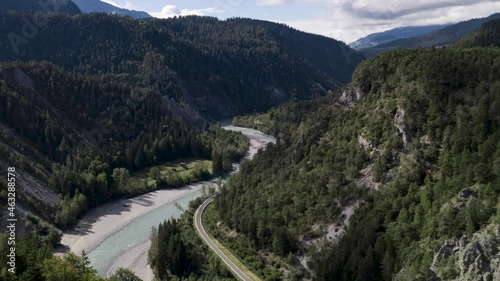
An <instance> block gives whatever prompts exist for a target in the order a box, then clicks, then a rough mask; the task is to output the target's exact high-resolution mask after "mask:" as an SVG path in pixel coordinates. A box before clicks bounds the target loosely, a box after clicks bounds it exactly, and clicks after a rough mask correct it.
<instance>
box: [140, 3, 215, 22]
mask: <svg viewBox="0 0 500 281" xmlns="http://www.w3.org/2000/svg"><path fill="white" fill-rule="evenodd" d="M224 12H225V11H224V10H222V9H220V8H216V7H207V8H201V9H193V10H190V9H178V8H177V6H175V5H167V6H165V7H163V9H161V11H160V12H151V13H149V14H150V15H152V16H153V17H156V18H162V19H166V18H173V17H176V16H190V15H196V16H208V15H211V16H217V15H222V14H224Z"/></svg>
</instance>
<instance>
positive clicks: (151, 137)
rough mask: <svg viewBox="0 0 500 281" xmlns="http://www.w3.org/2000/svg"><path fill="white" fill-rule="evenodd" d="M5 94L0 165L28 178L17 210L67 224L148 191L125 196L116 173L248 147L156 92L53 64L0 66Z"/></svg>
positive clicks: (231, 154)
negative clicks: (196, 123) (191, 119)
mask: <svg viewBox="0 0 500 281" xmlns="http://www.w3.org/2000/svg"><path fill="white" fill-rule="evenodd" d="M0 88H1V92H0V93H1V94H0V95H1V97H2V102H0V128H1V130H0V166H1V167H2V168H5V169H7V165H9V167H16V169H17V173H18V174H22V175H23V177H22V178H20V179H19V180H18V182H17V190H18V192H19V194H20V195H19V198H18V199H19V201H18V203H19V207H20V208H23V209H24V210H25V211H28V210H29V211H30V212H32V213H35V214H37V215H38V216H41V217H43V218H44V219H46V220H48V221H52V222H55V223H57V225H58V226H59V227H61V228H66V227H67V226H69V225H71V223H72V222H74V220H75V219H76V217H77V216H78V215H80V214H81V213H82V212H84V211H86V209H87V206H88V207H94V206H97V205H100V204H102V203H105V202H107V201H109V200H111V199H113V198H116V197H123V196H124V195H126V194H127V193H129V194H134V193H141V192H144V191H140V189H142V188H145V189H149V188H151V187H150V186H149V185H147V186H145V187H141V188H140V189H137V187H135V188H132V189H130V190H127V189H126V188H124V186H120V185H119V184H117V183H116V176H114V173H115V172H116V171H120V170H116V169H119V168H122V169H126V170H127V171H129V172H134V171H138V170H141V169H144V168H147V167H151V166H155V165H158V164H160V163H161V162H165V161H171V160H175V159H180V158H190V157H200V158H204V159H212V160H214V161H216V159H215V158H221V159H229V160H235V159H238V158H239V157H242V156H243V155H244V153H245V150H246V149H245V148H244V147H243V148H238V147H236V148H235V149H234V150H233V149H232V148H231V147H234V146H233V144H238V146H239V144H241V143H243V144H245V143H246V139H244V138H243V137H242V136H241V137H240V136H238V135H233V134H231V133H228V132H226V131H224V130H222V129H219V130H216V129H214V128H211V127H208V126H207V127H205V128H204V130H203V131H197V130H196V129H195V128H193V127H192V126H191V125H190V124H189V123H187V122H185V121H184V120H183V118H182V117H181V116H178V115H174V114H173V111H172V110H171V102H170V101H169V100H168V99H167V98H165V97H162V96H161V94H160V93H159V92H156V91H153V90H151V89H147V88H140V87H133V86H131V85H129V84H127V83H124V82H119V81H115V80H114V79H112V78H106V77H90V76H83V75H79V74H75V73H70V72H67V71H64V70H63V69H61V68H60V67H58V66H55V65H53V64H51V63H47V62H44V63H37V62H31V63H29V64H24V63H18V62H16V63H0ZM167 128H168V129H167ZM229 138H230V143H229V141H228V139H229ZM242 138H243V139H242ZM241 139H242V140H241ZM240 140H241V141H240ZM216 141H217V143H219V144H216V143H215V142H216ZM219 145H222V146H223V147H224V150H222V149H221V148H220V147H219ZM243 146H244V145H243ZM216 149H217V151H216ZM224 168H225V167H224ZM121 171H123V170H121ZM215 172H216V173H217V172H218V171H215ZM113 177H114V179H115V180H113ZM165 184H166V186H169V184H170V183H168V182H166V183H165ZM172 187H173V186H172ZM153 189H154V188H153ZM1 196H5V194H3V193H2V194H1ZM82 196H84V197H82ZM62 198H64V199H62ZM71 200H73V201H71ZM80 201H81V202H80ZM76 202H79V203H76ZM82 202H83V203H82ZM75 205H76V206H75Z"/></svg>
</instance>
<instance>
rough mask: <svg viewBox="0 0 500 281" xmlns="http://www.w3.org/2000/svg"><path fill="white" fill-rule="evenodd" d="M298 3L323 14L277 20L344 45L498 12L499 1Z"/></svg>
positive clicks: (343, 0)
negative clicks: (381, 34) (377, 34)
mask: <svg viewBox="0 0 500 281" xmlns="http://www.w3.org/2000/svg"><path fill="white" fill-rule="evenodd" d="M298 1H299V0H296V2H298ZM301 1H302V2H309V3H311V5H312V2H317V3H316V4H319V5H323V7H324V9H323V10H324V12H323V13H322V14H320V15H318V16H317V17H315V18H314V19H301V20H291V21H279V20H278V21H279V22H283V23H285V24H287V25H289V26H292V27H294V28H297V29H300V30H303V31H307V32H311V33H316V34H321V35H325V36H328V37H332V38H336V39H339V40H343V41H345V42H347V43H350V42H353V41H355V40H357V39H359V38H361V37H363V36H366V35H368V34H370V33H374V32H381V31H385V30H388V29H392V28H396V27H402V26H418V25H433V24H450V23H456V22H459V21H464V20H469V19H471V18H473V17H476V18H479V17H486V16H489V15H490V14H492V13H494V12H495V11H500V1H492V0H385V1H373V0H316V1H314V0H301Z"/></svg>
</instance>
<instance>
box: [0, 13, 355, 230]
mask: <svg viewBox="0 0 500 281" xmlns="http://www.w3.org/2000/svg"><path fill="white" fill-rule="evenodd" d="M36 16H37V14H34V13H31V12H28V13H26V12H18V11H2V12H0V32H3V33H4V34H8V36H7V38H8V39H9V40H2V41H1V42H0V61H3V62H4V63H0V85H1V86H2V91H1V92H0V96H1V97H2V99H1V100H2V102H0V108H1V110H0V133H1V135H0V147H1V148H2V151H1V152H2V153H0V165H2V167H3V166H4V165H7V164H6V163H11V165H14V164H15V165H16V166H17V167H19V169H20V171H22V172H23V174H24V175H25V176H24V178H23V180H22V181H21V182H19V187H18V188H19V190H22V193H21V194H23V195H22V196H23V197H22V199H21V200H22V201H21V202H22V203H23V206H24V207H25V211H26V210H27V211H30V212H32V213H35V214H37V215H38V216H40V217H42V218H44V219H46V220H48V221H52V222H55V223H57V225H58V226H60V227H62V228H64V227H67V226H68V225H70V224H71V223H72V222H73V221H74V220H75V219H76V217H77V216H78V215H80V214H81V213H82V212H84V211H85V210H86V208H87V207H86V206H87V205H88V206H89V207H93V206H96V205H99V204H102V203H104V202H107V201H108V200H110V199H112V198H114V197H116V196H120V195H122V196H124V195H126V194H133V193H138V192H139V193H140V191H139V190H142V187H141V188H138V189H136V190H132V191H124V190H122V189H120V188H116V183H115V182H114V180H113V172H114V170H115V168H116V169H119V168H124V169H126V170H127V171H129V172H131V173H132V172H134V171H138V170H141V169H145V168H148V167H151V166H154V165H157V164H158V163H160V162H161V161H167V160H168V161H169V160H175V159H179V158H186V157H201V158H204V159H210V160H213V161H212V162H213V163H215V164H216V165H215V168H214V169H213V171H214V172H215V173H218V172H220V170H224V169H228V168H229V167H228V165H227V163H230V160H231V159H236V158H238V156H241V154H242V145H241V143H243V142H244V140H242V141H241V142H238V141H236V142H234V141H233V140H237V139H238V137H237V136H235V135H232V134H229V135H227V134H225V133H221V132H220V131H219V130H216V129H214V128H212V127H211V126H208V120H212V121H213V120H219V119H221V118H226V117H229V116H234V115H235V114H242V113H253V112H256V111H260V112H263V111H265V110H267V109H269V108H270V107H272V106H275V105H278V104H281V103H283V102H286V101H288V100H298V99H309V98H313V97H316V96H324V95H327V94H328V93H329V92H330V91H333V90H335V89H338V88H339V87H341V85H343V84H345V83H348V82H349V80H350V74H351V73H352V71H354V69H355V67H356V65H357V64H358V63H359V62H360V61H361V60H362V59H363V57H362V55H360V54H358V53H356V52H354V51H352V49H350V48H349V47H348V46H347V45H345V44H344V43H342V42H339V41H335V40H332V39H329V38H326V37H322V36H316V35H311V34H307V33H303V32H299V31H296V30H294V29H291V28H289V27H287V26H285V25H280V24H274V23H270V22H264V21H255V20H248V19H232V20H227V21H219V20H217V19H215V18H206V17H183V18H178V19H170V20H148V21H137V20H134V19H132V18H130V17H115V16H110V15H106V14H102V13H93V14H83V15H79V16H78V17H69V16H67V15H63V14H51V15H49V16H47V17H46V20H47V22H46V24H45V26H44V28H40V29H38V30H37V33H36V34H35V35H33V36H30V37H29V38H24V37H23V36H24V35H25V34H24V33H23V30H24V29H23V28H24V24H25V22H26V21H28V22H36V20H35V19H34V17H36ZM9 41H10V42H9ZM311 43H312V44H311ZM8 61H16V62H15V63H13V62H10V63H9V62H8ZM42 61H43V62H42ZM144 95H145V96H144ZM136 96H138V98H140V99H139V101H137V102H134V98H135V97H136ZM165 128H168V130H165ZM231 143H233V144H234V143H239V144H240V145H239V146H238V147H236V148H234V149H232V148H231V147H232V146H233V145H232V144H231ZM221 145H222V146H224V149H221V148H220V146H221ZM219 164H221V165H219ZM220 167H222V168H220ZM122 172H123V171H122ZM99 175H100V179H99V183H97V177H98V176H99ZM165 184H166V185H169V183H168V182H167V183H165ZM169 186H170V185H169ZM173 186H175V184H173ZM146 188H149V187H146ZM142 192H144V190H143V191H142ZM123 193H125V194H123ZM65 195H68V197H65ZM82 196H83V197H82ZM82 198H85V200H83V199H82ZM82 202H87V203H86V204H84V203H82Z"/></svg>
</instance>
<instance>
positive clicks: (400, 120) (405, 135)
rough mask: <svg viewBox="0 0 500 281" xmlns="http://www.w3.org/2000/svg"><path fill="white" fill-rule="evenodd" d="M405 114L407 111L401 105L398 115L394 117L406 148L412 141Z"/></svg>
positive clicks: (395, 124)
mask: <svg viewBox="0 0 500 281" xmlns="http://www.w3.org/2000/svg"><path fill="white" fill-rule="evenodd" d="M405 114H406V113H405V110H404V108H403V106H402V104H400V105H399V106H398V109H397V111H396V114H395V115H394V126H395V127H396V129H398V132H399V135H400V136H401V138H402V139H403V144H404V146H405V147H406V146H407V145H408V143H409V142H410V141H411V140H410V134H409V132H408V127H407V125H406V120H405Z"/></svg>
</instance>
